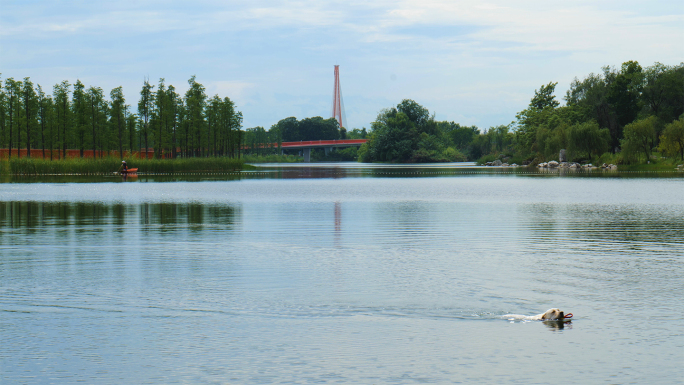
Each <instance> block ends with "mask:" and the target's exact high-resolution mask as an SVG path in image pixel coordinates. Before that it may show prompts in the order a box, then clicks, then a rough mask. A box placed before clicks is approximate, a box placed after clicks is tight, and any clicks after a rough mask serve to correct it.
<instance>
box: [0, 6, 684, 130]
mask: <svg viewBox="0 0 684 385" xmlns="http://www.w3.org/2000/svg"><path fill="white" fill-rule="evenodd" d="M672 3H673V2H665V1H653V2H648V3H643V2H640V1H635V0H624V1H622V2H620V3H618V4H615V3H614V2H611V1H607V0H606V1H602V0H594V1H588V0H587V1H584V0H578V1H573V2H549V1H536V0H535V1H531V0H512V1H503V0H496V1H484V2H483V1H475V0H464V1H453V0H448V1H447V0H444V1H442V0H419V1H417V0H411V1H409V0H407V1H389V0H380V1H373V2H368V1H357V0H350V1H320V0H317V1H314V0H297V1H287V0H286V1H228V2H226V1H219V0H212V1H209V0H196V1H194V2H192V3H187V2H184V1H161V0H159V1H139V0H136V1H134V0H120V1H117V2H86V3H77V4H76V5H73V4H70V3H68V2H67V3H65V2H61V1H44V2H28V3H24V2H15V3H12V4H3V12H1V13H0V70H1V71H2V72H3V76H4V77H8V76H14V77H15V78H23V77H24V76H31V77H32V79H33V78H34V77H35V78H40V80H41V81H42V82H44V83H45V84H54V83H56V82H58V81H60V80H62V79H64V78H67V77H70V76H76V77H79V78H81V79H84V78H85V79H89V80H90V81H91V82H92V83H94V84H95V85H98V84H96V83H97V82H98V79H102V82H103V83H102V84H101V86H102V87H103V88H106V87H107V86H108V84H111V85H118V84H122V83H123V84H133V85H134V87H138V83H139V79H141V78H142V77H143V76H145V75H150V77H151V78H152V79H156V78H159V77H165V78H166V79H167V84H174V85H175V86H176V87H178V88H179V89H180V88H183V87H185V85H186V84H185V80H186V79H187V78H188V77H189V76H190V75H192V74H196V75H197V77H198V81H200V82H202V83H203V84H205V85H206V87H207V92H208V93H209V94H210V95H213V94H214V93H218V94H219V95H221V96H229V97H231V99H234V100H236V102H237V103H238V106H240V104H242V105H243V106H245V108H247V109H248V110H246V111H245V124H246V125H249V126H256V125H261V126H264V127H269V126H270V125H271V124H273V123H275V121H267V120H266V119H271V120H272V119H275V120H276V121H277V117H278V116H280V117H281V118H282V117H287V116H292V115H296V116H298V117H300V118H301V117H305V116H300V115H301V114H311V115H320V114H326V113H328V112H327V111H328V109H329V108H328V106H329V104H330V103H329V101H328V100H321V98H329V97H330V95H329V93H330V90H331V89H332V65H333V64H340V65H342V67H341V68H342V77H343V79H342V84H343V87H344V90H345V103H346V106H347V109H348V110H349V111H354V113H353V114H349V113H348V114H347V117H348V119H349V123H350V124H351V125H352V126H357V127H361V126H368V123H369V122H367V121H366V120H367V119H369V117H375V115H376V114H377V110H378V108H382V107H388V106H389V105H387V103H388V101H391V102H390V103H397V102H399V101H400V98H404V97H408V98H414V99H416V100H417V101H418V102H420V103H425V104H426V105H427V104H431V105H433V106H434V107H431V110H435V112H437V113H438V114H443V115H448V116H454V117H459V116H461V117H468V119H471V118H472V119H475V120H476V121H477V122H478V124H483V125H494V124H499V123H508V122H507V121H505V122H501V121H498V122H494V121H492V120H491V118H490V116H502V114H503V115H505V114H508V115H509V116H510V117H511V119H512V117H513V116H514V114H515V112H516V111H519V110H520V109H522V108H524V107H525V106H526V104H527V102H528V99H529V97H530V96H531V94H532V92H533V90H534V89H535V88H538V87H539V85H541V84H545V83H548V82H549V81H559V82H560V83H559V86H558V89H557V90H558V92H557V94H558V95H561V94H562V92H563V91H564V87H567V84H564V83H563V82H566V83H567V82H569V80H570V79H572V78H573V77H575V76H578V77H582V76H585V75H586V74H588V73H589V72H597V71H599V70H600V68H601V66H603V65H616V66H619V65H620V63H621V62H623V61H626V60H638V61H640V62H641V63H642V65H644V66H647V65H650V64H652V63H653V62H655V61H660V62H664V63H666V64H676V63H678V62H680V61H681V60H682V57H684V47H683V46H682V44H681V42H682V40H683V39H684V27H682V26H683V25H684V12H683V10H682V7H681V5H679V6H675V5H672ZM674 3H676V2H674ZM390 74H394V75H395V78H396V79H397V80H396V81H390V80H389V79H390ZM117 77H121V79H119V80H117ZM169 79H181V80H180V81H179V82H172V81H170V80H169ZM70 80H72V81H75V79H70ZM138 91H139V89H135V88H134V89H130V90H129V89H125V92H126V94H127V97H128V99H129V100H132V99H135V98H137V93H138ZM322 95H324V96H322ZM526 95H527V96H526ZM395 99H397V100H395ZM132 104H135V102H133V103H132ZM390 105H391V104H390ZM439 109H445V110H448V111H449V112H442V111H439ZM492 109H494V110H496V111H492ZM488 110H489V111H491V112H490V113H487V111H488ZM261 111H268V113H261ZM476 115H477V116H476ZM440 116H441V115H440ZM497 119H499V118H497ZM509 120H510V119H509ZM466 123H468V122H466Z"/></svg>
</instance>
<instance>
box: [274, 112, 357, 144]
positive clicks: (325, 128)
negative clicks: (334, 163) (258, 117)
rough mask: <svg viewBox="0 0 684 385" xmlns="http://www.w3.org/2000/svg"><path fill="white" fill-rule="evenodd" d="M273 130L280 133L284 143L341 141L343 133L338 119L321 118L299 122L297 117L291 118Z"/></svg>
mask: <svg viewBox="0 0 684 385" xmlns="http://www.w3.org/2000/svg"><path fill="white" fill-rule="evenodd" d="M271 130H272V131H274V130H275V131H277V132H279V135H280V137H281V138H282V141H284V142H296V141H300V140H303V141H308V140H334V139H340V138H341V137H342V132H343V131H342V129H341V128H340V126H339V123H338V122H337V119H335V118H329V119H323V118H321V117H320V116H315V117H313V118H305V119H302V120H299V121H298V120H297V118H295V117H289V118H286V119H282V120H280V121H279V122H278V123H276V124H275V125H273V126H272V127H271ZM345 132H346V131H345Z"/></svg>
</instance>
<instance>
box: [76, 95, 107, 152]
mask: <svg viewBox="0 0 684 385" xmlns="http://www.w3.org/2000/svg"><path fill="white" fill-rule="evenodd" d="M87 101H88V109H89V120H90V128H91V131H92V148H93V157H94V158H95V157H96V154H97V143H98V136H99V137H100V141H99V142H100V144H101V145H100V151H102V150H104V142H103V141H102V137H104V136H105V135H104V132H103V128H102V126H103V124H102V123H103V122H104V119H106V116H103V115H104V113H103V110H104V109H105V107H104V105H105V100H104V93H103V91H102V88H100V87H92V86H91V87H90V88H88V91H87ZM98 131H99V135H98ZM81 151H82V150H81ZM81 156H83V155H81ZM100 156H102V154H101V153H100Z"/></svg>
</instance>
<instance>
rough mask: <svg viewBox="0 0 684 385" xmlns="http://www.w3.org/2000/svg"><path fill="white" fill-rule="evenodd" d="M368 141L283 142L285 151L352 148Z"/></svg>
mask: <svg viewBox="0 0 684 385" xmlns="http://www.w3.org/2000/svg"><path fill="white" fill-rule="evenodd" d="M366 141H367V139H339V140H303V141H299V142H283V143H281V145H280V147H281V148H283V149H295V148H313V147H352V146H361V145H362V144H364V143H366ZM276 146H277V145H276Z"/></svg>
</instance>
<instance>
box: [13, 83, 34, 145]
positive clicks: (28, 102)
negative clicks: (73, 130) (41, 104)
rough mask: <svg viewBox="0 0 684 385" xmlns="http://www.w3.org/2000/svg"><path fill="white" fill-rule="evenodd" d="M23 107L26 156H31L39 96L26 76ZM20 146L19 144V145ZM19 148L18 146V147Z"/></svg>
mask: <svg viewBox="0 0 684 385" xmlns="http://www.w3.org/2000/svg"><path fill="white" fill-rule="evenodd" d="M21 94H22V95H21V96H22V97H21V100H22V107H23V110H24V119H25V127H26V129H25V138H26V156H27V157H29V158H30V157H31V131H32V129H33V127H34V126H35V125H36V110H37V107H38V98H37V96H36V91H35V90H34V89H33V83H32V82H31V80H30V78H28V77H27V78H24V83H23V87H22V90H21ZM17 147H19V146H17ZM17 149H18V148H17Z"/></svg>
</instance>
